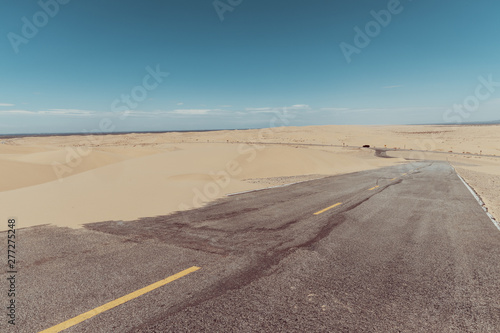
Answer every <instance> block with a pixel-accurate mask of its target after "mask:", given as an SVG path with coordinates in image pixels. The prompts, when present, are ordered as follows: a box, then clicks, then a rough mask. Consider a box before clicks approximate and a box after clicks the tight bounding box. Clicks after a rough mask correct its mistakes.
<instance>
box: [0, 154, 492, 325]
mask: <svg viewBox="0 0 500 333" xmlns="http://www.w3.org/2000/svg"><path fill="white" fill-rule="evenodd" d="M327 208H329V209H327ZM3 235H4V237H5V233H3ZM17 235H18V237H17V242H18V243H17V250H18V258H19V265H18V266H19V268H18V273H17V277H16V278H17V280H16V283H17V286H16V288H17V291H18V296H17V299H16V302H17V304H18V307H17V309H16V315H17V317H16V322H17V325H16V328H15V329H12V327H9V326H8V325H7V323H6V322H7V318H6V316H5V317H4V320H2V321H1V322H0V331H1V332H4V331H6V332H11V331H12V332H39V331H42V330H44V329H48V328H51V327H53V326H55V325H58V324H60V323H63V322H65V321H67V320H70V319H71V318H74V317H76V316H79V315H81V314H83V313H86V312H87V311H89V310H92V309H95V308H98V307H99V306H101V305H103V304H107V303H108V302H113V301H114V300H117V299H120V297H122V296H124V295H129V294H130V293H132V292H134V291H136V290H140V289H141V288H144V287H147V286H151V285H152V284H154V283H155V282H157V281H161V280H163V279H165V278H167V277H169V276H172V275H173V274H176V273H179V272H181V271H183V270H185V269H188V268H190V267H193V266H195V267H200V269H199V270H196V271H193V272H190V273H189V274H186V275H185V276H183V277H180V278H179V279H177V280H175V281H172V282H170V283H167V284H165V285H162V286H160V287H158V288H156V289H154V290H152V291H149V292H147V293H145V294H144V295H142V296H138V297H133V296H130V297H129V298H130V299H127V301H126V302H125V303H123V304H121V305H117V306H115V307H111V308H109V309H107V310H105V311H103V312H102V313H99V314H97V313H91V314H89V315H88V316H87V317H88V318H87V317H86V318H85V319H86V320H82V321H81V322H78V323H76V324H74V325H73V326H71V327H69V328H68V329H67V330H65V331H64V332H199V331H204V332H498V331H500V297H499V295H500V231H499V230H498V229H497V228H496V227H495V226H494V225H493V223H492V222H491V221H490V220H489V218H488V217H487V216H486V214H485V213H484V211H483V210H482V209H481V207H480V206H479V205H478V203H477V202H476V200H475V199H474V198H473V196H472V195H471V193H470V192H469V190H468V189H467V188H466V187H465V186H464V184H463V183H462V182H461V181H460V179H459V178H458V177H457V175H456V173H455V172H454V170H453V168H451V167H450V166H449V165H448V164H447V163H443V162H415V163H412V164H408V165H400V166H397V167H388V168H382V169H378V170H372V171H365V172H357V173H352V174H347V175H340V176H333V177H328V178H323V179H319V180H313V181H308V182H303V183H299V184H295V185H290V186H287V187H281V188H274V189H269V190H264V191H257V192H250V193H245V194H240V195H235V196H230V197H227V198H224V199H221V200H218V201H216V202H214V203H212V204H210V205H208V206H206V207H203V208H200V209H197V210H192V211H188V212H184V213H177V214H173V215H169V216H160V217H154V218H144V219H141V220H138V221H133V222H107V223H95V224H89V225H87V226H86V228H84V229H78V230H73V229H66V228H57V227H51V226H41V227H35V228H28V229H21V230H18V232H17ZM5 238H6V237H5ZM6 278H7V274H5V273H4V274H2V275H1V280H2V281H4V284H3V285H4V286H5V287H4V288H5V289H6V288H7V284H6ZM2 294H4V292H2ZM3 299H6V298H5V297H3Z"/></svg>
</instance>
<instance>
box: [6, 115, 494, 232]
mask: <svg viewBox="0 0 500 333" xmlns="http://www.w3.org/2000/svg"><path fill="white" fill-rule="evenodd" d="M84 139H85V138H84V137H82V136H76V135H75V136H59V137H58V136H50V137H23V138H10V139H4V140H2V142H3V143H2V144H0V174H1V175H2V177H1V179H0V206H1V212H2V215H5V216H3V218H4V219H6V218H7V217H8V216H15V217H17V218H18V219H19V227H29V226H34V225H40V224H55V225H58V226H64V227H78V226H80V225H82V224H84V223H91V222H100V221H108V220H118V221H119V220H133V219H137V218H140V217H146V216H156V215H165V214H169V213H171V212H174V211H178V210H185V209H190V208H193V207H198V206H201V205H203V204H206V203H207V202H210V201H212V200H215V199H217V198H220V197H223V196H225V195H226V194H229V193H234V192H241V191H247V190H252V189H259V188H264V187H268V186H276V185H280V184H286V183H290V182H296V181H302V180H308V179H314V178H319V177H323V176H328V175H335V174H341V173H348V172H355V171H362V170H368V169H373V168H378V167H383V166H389V165H395V164H400V163H408V159H439V160H448V161H449V162H450V163H452V164H453V165H454V166H455V167H456V169H457V172H459V173H460V174H461V176H462V177H464V178H465V179H466V181H467V182H469V184H470V185H471V186H472V187H473V188H474V189H475V190H476V191H477V192H478V193H479V195H481V197H482V198H483V200H484V201H485V203H486V205H487V206H488V209H489V211H490V212H491V213H492V214H493V215H496V216H497V217H498V216H499V214H500V201H499V199H498V198H499V197H498V187H499V185H500V158H497V157H494V156H500V125H487V126H486V125H484V126H478V125H470V126H464V125H462V126H437V125H436V126H428V125H422V126H309V127H278V128H271V129H263V130H235V131H216V132H175V133H161V134H158V133H149V134H119V135H107V136H102V137H100V138H98V139H99V140H95V139H96V138H95V137H94V138H93V140H89V139H88V138H87V139H86V140H84ZM82 142H86V144H82ZM365 144H369V145H370V146H371V147H374V146H375V147H379V148H397V149H398V151H392V152H388V155H389V156H392V157H394V158H380V157H376V156H375V154H374V151H373V150H371V149H366V148H361V146H362V145H365ZM404 149H406V150H404ZM416 150H425V151H428V152H417V151H416ZM435 152H445V153H435ZM449 152H453V153H459V154H452V153H449ZM463 153H466V154H463ZM473 154H477V155H473ZM485 155H492V156H491V157H488V156H485ZM2 228H3V227H2Z"/></svg>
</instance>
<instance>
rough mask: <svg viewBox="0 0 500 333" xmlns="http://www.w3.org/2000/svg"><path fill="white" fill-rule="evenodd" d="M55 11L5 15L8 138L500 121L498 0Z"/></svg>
mask: <svg viewBox="0 0 500 333" xmlns="http://www.w3.org/2000/svg"><path fill="white" fill-rule="evenodd" d="M55 1H56V0H42V3H47V4H51V5H49V6H48V7H47V8H49V9H48V10H47V11H49V12H51V11H52V13H50V14H53V15H52V16H53V17H52V16H50V15H48V14H45V13H46V12H42V13H40V11H43V9H42V7H41V6H40V4H38V3H37V2H36V1H27V0H16V1H3V2H2V4H1V5H0V7H1V10H0V22H1V23H0V27H1V31H0V36H1V39H0V40H1V43H0V46H1V47H0V74H1V75H0V134H6V133H33V132H35V133H41V132H81V131H92V130H96V129H98V128H99V123H100V121H101V119H103V118H106V119H110V121H111V123H112V124H113V129H114V130H115V131H131V130H140V131H144V130H187V129H194V130H198V129H221V128H254V127H267V126H270V120H271V119H272V118H273V117H274V113H275V112H281V113H283V112H284V113H285V114H286V115H287V116H289V118H288V119H289V121H288V122H287V124H289V125H293V126H302V125H322V124H414V123H442V122H449V123H458V122H462V121H490V120H499V119H500V112H499V111H500V83H499V84H495V83H490V84H489V87H486V86H484V84H483V83H481V81H480V80H479V79H478V78H479V77H483V78H484V80H486V81H488V80H490V81H493V82H500V43H499V42H498V38H499V36H500V17H499V16H500V2H499V1H498V0H483V1H467V0H441V1H432V0H413V1H410V0H401V1H400V4H399V6H395V5H396V3H395V0H390V1H387V0H384V1H378V0H357V1H352V0H339V1H333V0H332V1H325V0H300V1H299V0H281V1H278V0H276V1H271V0H243V1H239V0H220V2H219V13H218V12H217V10H216V8H215V7H214V3H213V1H212V0H203V1H202V0H163V1H161V0H157V1H147V0H145V1H129V0H120V1H118V0H110V1H97V0H85V1H83V0H71V1H68V0H65V1H63V0H60V1H61V2H67V3H65V4H59V3H58V2H55ZM53 3H58V4H59V5H58V6H59V8H58V10H57V11H56V8H55V7H54V5H53ZM221 3H223V4H224V3H225V4H226V6H230V7H229V8H230V9H231V10H226V11H224V12H221V11H222V10H223V9H220V8H223V7H222V6H223V5H221ZM229 3H232V4H233V5H229ZM238 3H239V4H238ZM227 8H228V7H226V9H227ZM388 8H391V9H392V10H393V12H394V13H391V12H390V11H389V13H391V18H390V21H389V22H388V21H387V17H383V18H384V19H385V20H386V21H385V22H384V25H385V26H383V25H381V24H380V23H377V24H378V30H377V24H375V25H374V24H371V25H370V22H371V21H374V20H375V18H374V17H373V16H372V14H371V13H370V12H371V11H375V12H380V11H381V10H386V11H388ZM219 14H220V15H219ZM220 17H222V18H223V20H221V19H220ZM23 18H24V19H23ZM35 23H36V24H38V26H39V27H37V26H36V25H34V24H35ZM32 24H33V26H34V27H35V28H36V29H38V31H37V32H36V33H34V31H33V30H30V29H29V28H30V25H32ZM367 24H368V26H369V27H371V29H375V30H371V32H370V34H371V35H372V36H373V37H369V36H368V38H370V43H369V44H368V45H362V43H361V44H360V43H358V46H362V47H357V46H356V43H355V36H356V34H357V33H356V32H355V30H354V28H355V27H359V28H360V29H361V31H363V32H364V33H366V30H365V29H366V26H367ZM33 26H31V28H33ZM358 42H359V40H358ZM362 42H366V40H365V41H363V40H362ZM341 43H345V44H344V45H347V44H349V45H351V46H352V47H353V48H354V47H357V51H358V52H357V53H352V54H350V55H349V57H348V58H350V62H348V61H347V60H346V59H347V58H346V56H345V54H344V53H343V51H342V48H341V47H340V46H341ZM351 50H352V49H351ZM16 51H17V52H16ZM148 66H149V68H150V70H155V69H156V68H157V67H158V68H159V70H160V71H161V72H168V73H169V75H168V76H166V77H165V76H161V77H160V80H161V81H162V82H161V83H159V84H158V85H157V87H153V86H155V85H156V83H157V82H156V81H155V80H154V79H153V78H152V77H148V75H149V74H148V71H147V70H146V68H147V67H148ZM144 79H146V81H145V82H146V84H147V85H148V87H149V90H146V89H145V88H144V85H143V80H144ZM488 89H489V90H488ZM132 91H134V92H135V95H134V96H136V97H132V100H131V103H129V104H126V103H125V102H123V101H121V100H120V99H121V96H122V95H130V94H131V92H132ZM477 91H479V93H480V95H479V96H481V98H477V96H478V95H477ZM144 92H146V95H144V94H143V93H144ZM474 96H476V97H474ZM134 98H137V99H134ZM477 101H479V104H478V105H474V102H477ZM129 102H130V101H129ZM466 102H467V103H469V106H468V109H466V110H465V111H464V110H462V111H461V112H459V111H457V110H458V109H455V110H452V107H453V105H454V104H458V105H460V104H463V103H466ZM113 103H114V104H113ZM470 105H472V106H473V107H471V106H470ZM284 108H286V111H283V110H284ZM117 110H119V111H125V110H127V111H126V115H127V116H123V114H120V113H119V112H116V111H117ZM120 115H121V117H120ZM276 125H282V123H279V122H278V123H276Z"/></svg>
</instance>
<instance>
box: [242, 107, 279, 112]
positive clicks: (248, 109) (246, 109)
mask: <svg viewBox="0 0 500 333" xmlns="http://www.w3.org/2000/svg"><path fill="white" fill-rule="evenodd" d="M245 111H257V112H261V111H273V108H270V107H265V108H245Z"/></svg>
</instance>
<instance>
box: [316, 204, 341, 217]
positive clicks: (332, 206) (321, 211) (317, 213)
mask: <svg viewBox="0 0 500 333" xmlns="http://www.w3.org/2000/svg"><path fill="white" fill-rule="evenodd" d="M340 205H342V202H337V203H336V204H335V205H331V206H330V207H326V208H325V209H322V210H320V211H319V212H316V213H314V215H319V214H321V213H324V212H326V211H327V210H329V209H332V208H334V207H337V206H340Z"/></svg>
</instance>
